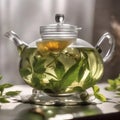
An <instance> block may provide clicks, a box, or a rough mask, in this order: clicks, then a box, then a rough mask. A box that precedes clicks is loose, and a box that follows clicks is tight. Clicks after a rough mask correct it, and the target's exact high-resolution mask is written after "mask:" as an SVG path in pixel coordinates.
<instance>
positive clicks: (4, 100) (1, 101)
mask: <svg viewBox="0 0 120 120" xmlns="http://www.w3.org/2000/svg"><path fill="white" fill-rule="evenodd" d="M0 103H9V101H8V100H7V98H5V97H0Z"/></svg>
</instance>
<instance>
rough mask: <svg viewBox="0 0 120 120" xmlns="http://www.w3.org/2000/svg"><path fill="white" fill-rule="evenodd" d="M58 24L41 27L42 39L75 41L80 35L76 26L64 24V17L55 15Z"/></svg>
mask: <svg viewBox="0 0 120 120" xmlns="http://www.w3.org/2000/svg"><path fill="white" fill-rule="evenodd" d="M55 21H56V24H50V25H47V26H40V34H41V38H42V39H58V38H59V39H75V38H77V35H78V30H79V29H81V28H77V27H76V26H74V25H70V24H64V15H63V14H56V15H55Z"/></svg>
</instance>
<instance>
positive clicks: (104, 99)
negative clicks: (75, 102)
mask: <svg viewBox="0 0 120 120" xmlns="http://www.w3.org/2000/svg"><path fill="white" fill-rule="evenodd" d="M94 95H95V97H96V98H97V99H99V100H100V101H102V102H105V101H106V97H105V96H104V95H103V94H100V93H96V94H94Z"/></svg>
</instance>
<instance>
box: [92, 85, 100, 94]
mask: <svg viewBox="0 0 120 120" xmlns="http://www.w3.org/2000/svg"><path fill="white" fill-rule="evenodd" d="M93 91H94V94H95V93H98V92H99V91H100V88H99V87H98V86H97V85H94V86H93Z"/></svg>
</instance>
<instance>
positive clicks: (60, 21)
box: [55, 14, 64, 23]
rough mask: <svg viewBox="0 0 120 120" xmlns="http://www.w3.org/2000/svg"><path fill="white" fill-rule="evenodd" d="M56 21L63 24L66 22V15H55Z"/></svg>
mask: <svg viewBox="0 0 120 120" xmlns="http://www.w3.org/2000/svg"><path fill="white" fill-rule="evenodd" d="M55 21H56V22H57V23H63V22H64V15H63V14H56V15H55Z"/></svg>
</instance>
